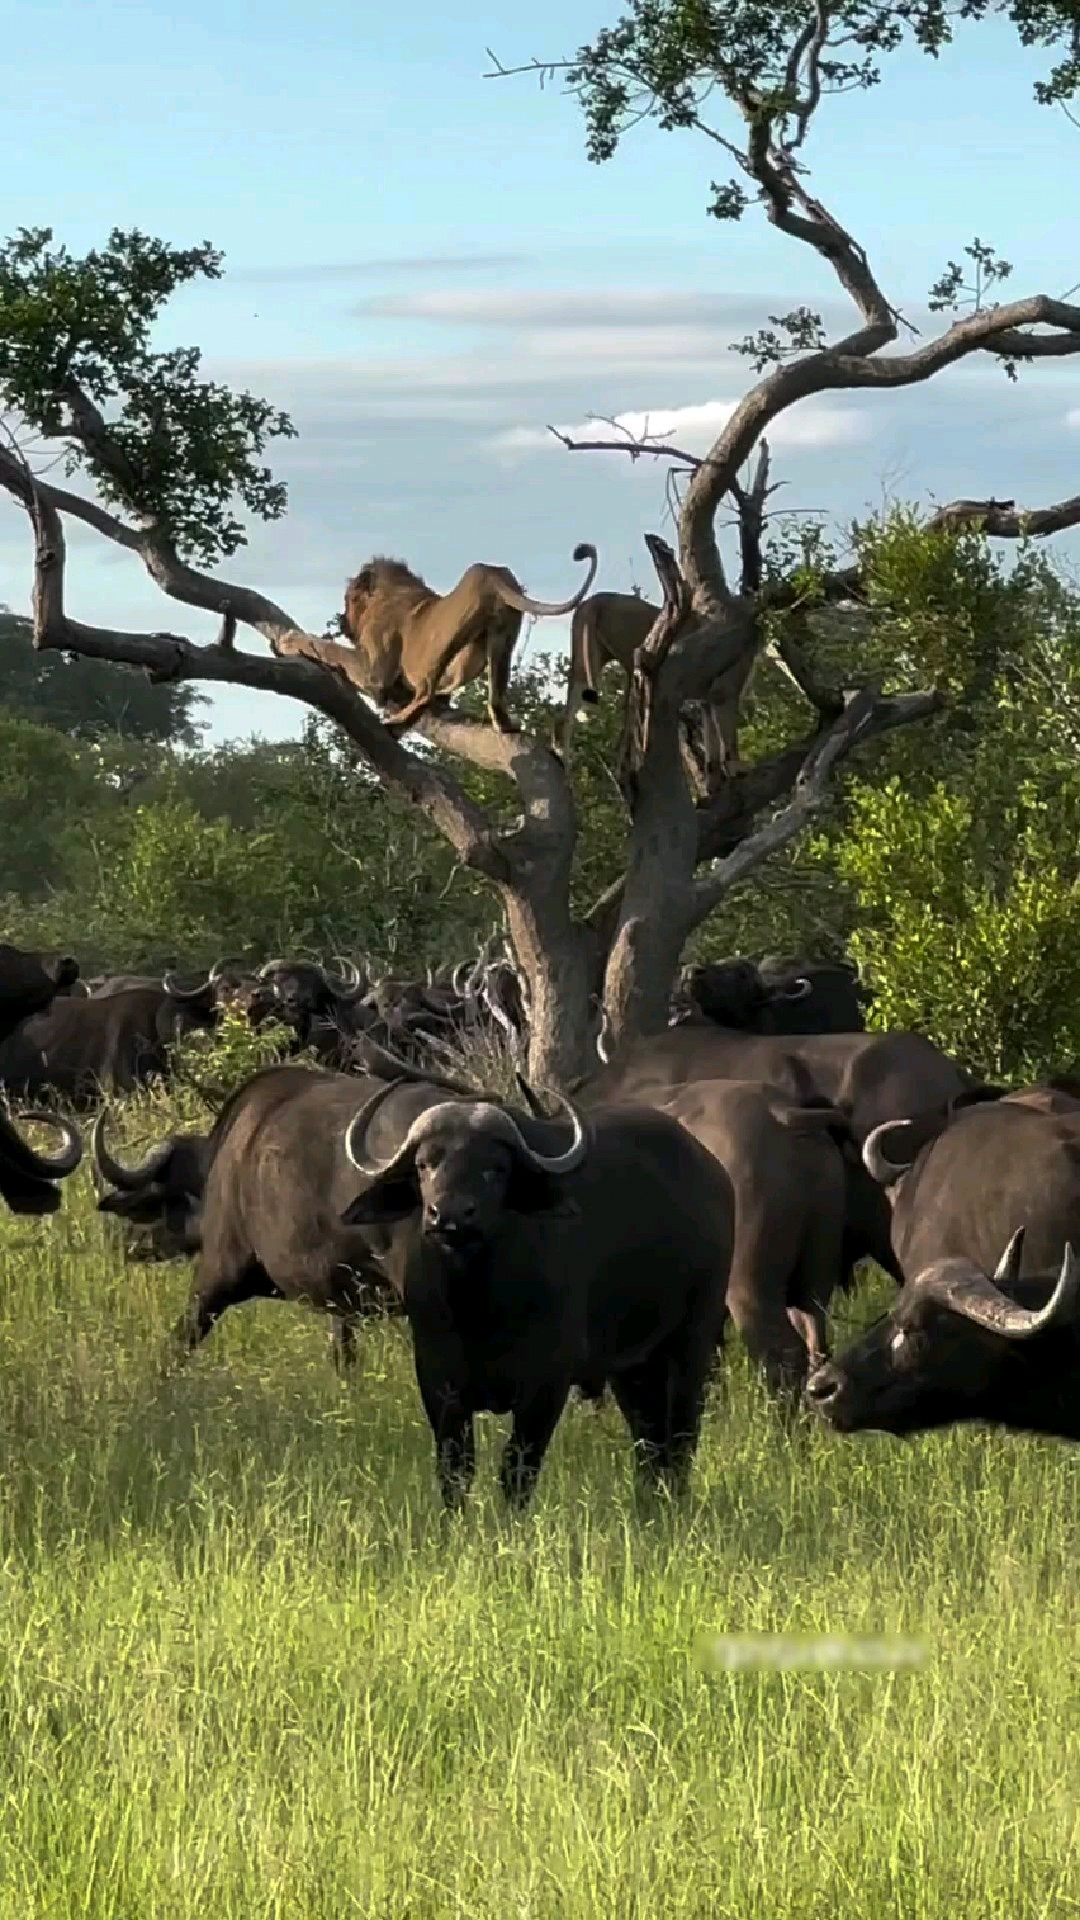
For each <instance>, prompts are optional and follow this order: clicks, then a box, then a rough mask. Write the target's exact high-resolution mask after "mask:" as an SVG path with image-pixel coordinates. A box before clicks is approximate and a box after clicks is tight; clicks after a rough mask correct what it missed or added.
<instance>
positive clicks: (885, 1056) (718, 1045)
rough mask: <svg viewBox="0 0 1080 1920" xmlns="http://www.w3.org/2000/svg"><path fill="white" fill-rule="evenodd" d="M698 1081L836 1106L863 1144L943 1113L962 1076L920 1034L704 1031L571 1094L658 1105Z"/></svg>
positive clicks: (671, 1041) (655, 1049)
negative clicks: (876, 1133) (747, 1085)
mask: <svg viewBox="0 0 1080 1920" xmlns="http://www.w3.org/2000/svg"><path fill="white" fill-rule="evenodd" d="M697 1080H751V1081H756V1082H757V1083H758V1084H759V1085H768V1086H775V1087H778V1088H779V1089H780V1090H781V1091H782V1092H784V1093H786V1094H787V1095H788V1097H789V1098H790V1099H792V1100H796V1101H800V1102H805V1100H806V1098H807V1096H808V1094H809V1093H813V1094H814V1095H815V1096H816V1097H817V1098H818V1099H820V1100H824V1101H825V1102H826V1103H827V1104H828V1105H830V1106H835V1107H838V1108H839V1109H840V1111H841V1112H842V1113H844V1114H845V1115H846V1116H847V1117H848V1119H849V1120H850V1122H851V1126H852V1130H853V1132H854V1134H855V1136H856V1138H857V1139H858V1140H859V1142H860V1143H861V1142H862V1141H863V1140H864V1139H865V1138H866V1136H867V1134H868V1133H870V1132H871V1130H872V1129H873V1128H874V1127H876V1126H877V1125H878V1124H879V1122H880V1121H883V1120H895V1119H898V1118H900V1117H902V1116H906V1115H909V1114H919V1113H923V1112H926V1111H938V1110H940V1111H942V1112H943V1111H944V1110H945V1109H946V1108H947V1106H948V1103H949V1101H950V1100H952V1099H954V1098H955V1097H956V1096H957V1095H958V1094H960V1093H961V1092H963V1090H964V1089H965V1088H966V1087H967V1086H968V1085H969V1080H968V1077H967V1075H966V1074H964V1073H962V1072H961V1070H960V1068H959V1067H957V1066H954V1065H953V1062H952V1061H951V1060H949V1059H947V1058H946V1056H945V1054H943V1053H941V1052H940V1051H939V1049H938V1048H937V1047H935V1046H934V1044H933V1042H932V1041H930V1040H925V1039H924V1038H923V1036H922V1034H919V1033H814V1034H802V1035H790V1036H788V1035H785V1036H779V1035H777V1036H773V1035H764V1034H762V1035H759V1034H748V1033H735V1032H732V1031H730V1030H726V1029H724V1028H722V1027H715V1026H712V1025H709V1024H706V1023H702V1024H701V1025H696V1024H687V1025H684V1026H677V1027H668V1028H667V1029H666V1030H665V1031H664V1032H663V1033H656V1034H649V1035H646V1036H645V1037H643V1038H642V1039H639V1040H634V1041H631V1042H630V1044H629V1045H628V1046H626V1047H624V1048H623V1049H622V1050H621V1051H620V1052H619V1053H618V1054H617V1055H616V1057H615V1059H614V1060H613V1061H612V1062H611V1063H610V1064H609V1065H607V1066H605V1067H602V1068H601V1069H600V1070H599V1071H597V1072H596V1073H592V1074H590V1075H589V1076H588V1077H587V1079H586V1080H585V1081H583V1082H580V1083H579V1084H578V1086H577V1087H576V1088H575V1089H574V1092H575V1097H576V1098H578V1099H579V1100H580V1101H581V1102H582V1103H583V1104H584V1105H586V1106H589V1107H591V1106H592V1105H593V1104H594V1103H599V1102H603V1103H605V1104H607V1103H610V1102H613V1101H616V1102H619V1103H620V1104H621V1103H622V1102H624V1101H635V1102H639V1101H643V1102H645V1103H646V1104H648V1105H657V1106H658V1105H661V1104H662V1103H663V1102H664V1101H665V1100H668V1099H670V1098H671V1096H672V1095H673V1094H674V1093H676V1092H677V1091H678V1089H679V1088H680V1087H683V1086H687V1085H690V1084H691V1083H692V1082H694V1081H697Z"/></svg>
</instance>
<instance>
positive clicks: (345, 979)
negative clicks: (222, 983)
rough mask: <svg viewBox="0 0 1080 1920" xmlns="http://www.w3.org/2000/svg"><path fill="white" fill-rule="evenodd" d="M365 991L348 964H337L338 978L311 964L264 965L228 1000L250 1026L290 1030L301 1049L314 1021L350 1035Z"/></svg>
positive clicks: (279, 962)
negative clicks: (276, 1023)
mask: <svg viewBox="0 0 1080 1920" xmlns="http://www.w3.org/2000/svg"><path fill="white" fill-rule="evenodd" d="M209 977H212V976H209ZM366 991H367V981H366V979H365V978H364V976H363V974H362V973H361V972H360V969H359V967H356V966H354V965H353V963H352V962H351V961H345V962H343V964H342V970H341V972H340V973H331V972H330V971H329V969H328V968H326V967H323V966H320V965H319V964H318V962H316V961H313V960H268V961H267V962H266V964H265V966H262V967H260V968H259V970H258V972H257V973H255V974H254V975H251V976H249V977H248V978H247V979H246V980H245V981H244V982H242V983H241V984H239V985H237V986H236V987H234V988H233V989H232V990H231V992H230V995H229V997H230V999H231V1000H232V1003H233V1004H234V1005H236V1006H238V1007H241V1008H242V1009H243V1011H244V1012H245V1013H246V1014H247V1017H248V1019H249V1020H250V1022H251V1025H252V1026H253V1027H259V1026H261V1025H262V1024H263V1022H264V1021H267V1020H280V1021H281V1022H282V1023H283V1024H284V1025H285V1026H287V1027H291V1028H292V1030H293V1033H294V1034H295V1036H296V1044H297V1046H298V1047H306V1046H307V1045H308V1042H309V1040H310V1037H311V1030H312V1027H313V1025H314V1024H315V1023H316V1022H319V1023H321V1024H323V1025H326V1024H327V1023H328V1024H329V1025H331V1026H332V1027H334V1028H339V1029H340V1030H341V1031H343V1032H345V1033H349V1032H351V1031H352V1030H353V1028H354V1026H355V1018H354V1009H355V1008H356V1007H357V1006H358V1004H359V1002H360V1001H361V1000H362V999H363V997H364V994H365V993H366Z"/></svg>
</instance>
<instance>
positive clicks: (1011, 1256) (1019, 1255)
mask: <svg viewBox="0 0 1080 1920" xmlns="http://www.w3.org/2000/svg"><path fill="white" fill-rule="evenodd" d="M1026 1231H1027V1229H1026V1228H1025V1227H1017V1229H1016V1232H1015V1233H1014V1234H1013V1237H1012V1239H1011V1240H1010V1241H1009V1244H1008V1246H1007V1247H1006V1249H1005V1251H1004V1253H1003V1254H1002V1256H1001V1259H1000V1260H999V1261H998V1263H997V1266H996V1267H995V1268H994V1279H995V1281H996V1282H997V1284H998V1286H999V1287H1008V1286H1011V1285H1012V1283H1013V1281H1014V1280H1019V1278H1020V1262H1021V1260H1022V1259H1023V1257H1024V1234H1025V1232H1026Z"/></svg>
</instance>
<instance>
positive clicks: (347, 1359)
mask: <svg viewBox="0 0 1080 1920" xmlns="http://www.w3.org/2000/svg"><path fill="white" fill-rule="evenodd" d="M330 1358H331V1359H332V1361H333V1363H334V1370H335V1372H336V1373H338V1374H340V1376H341V1378H342V1379H343V1380H345V1379H347V1378H348V1376H349V1375H350V1374H351V1373H354V1372H355V1370H356V1328H355V1327H354V1326H353V1324H352V1321H351V1320H344V1319H342V1317H341V1316H340V1314H335V1315H334V1317H333V1319H332V1321H331V1322H330Z"/></svg>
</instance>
